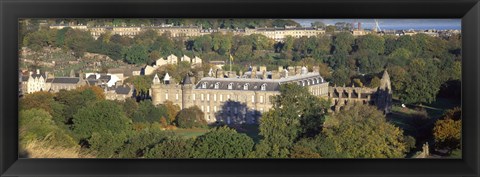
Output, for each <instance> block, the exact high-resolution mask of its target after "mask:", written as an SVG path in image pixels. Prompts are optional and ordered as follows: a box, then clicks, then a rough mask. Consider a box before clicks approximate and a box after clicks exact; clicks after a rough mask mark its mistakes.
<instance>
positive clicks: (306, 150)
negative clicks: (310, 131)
mask: <svg viewBox="0 0 480 177" xmlns="http://www.w3.org/2000/svg"><path fill="white" fill-rule="evenodd" d="M290 158H320V154H319V153H318V152H317V144H316V142H315V141H313V140H311V139H301V140H300V141H298V142H297V143H295V144H294V145H293V147H292V150H290Z"/></svg>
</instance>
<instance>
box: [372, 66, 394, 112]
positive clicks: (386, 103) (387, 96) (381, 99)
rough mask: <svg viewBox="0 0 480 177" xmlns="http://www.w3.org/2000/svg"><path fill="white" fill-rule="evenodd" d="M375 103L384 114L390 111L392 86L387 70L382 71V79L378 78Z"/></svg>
mask: <svg viewBox="0 0 480 177" xmlns="http://www.w3.org/2000/svg"><path fill="white" fill-rule="evenodd" d="M376 95H377V98H376V101H375V103H376V105H377V107H378V108H379V109H380V110H382V111H383V113H384V114H388V113H390V110H391V108H392V86H391V83H390V76H389V75H388V72H387V70H386V69H385V71H383V76H382V79H381V80H380V86H379V87H378V89H377V93H376Z"/></svg>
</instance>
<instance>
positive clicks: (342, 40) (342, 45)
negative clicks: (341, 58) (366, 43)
mask: <svg viewBox="0 0 480 177" xmlns="http://www.w3.org/2000/svg"><path fill="white" fill-rule="evenodd" d="M354 41H355V38H354V37H353V35H352V34H351V33H349V32H340V33H338V34H336V35H335V36H334V38H333V47H334V48H335V50H334V52H335V53H339V52H340V53H350V52H351V51H352V45H353V43H354Z"/></svg>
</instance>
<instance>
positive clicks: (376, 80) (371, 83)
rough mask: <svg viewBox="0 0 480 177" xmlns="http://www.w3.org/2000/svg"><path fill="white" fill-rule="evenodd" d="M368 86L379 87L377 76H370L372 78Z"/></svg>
mask: <svg viewBox="0 0 480 177" xmlns="http://www.w3.org/2000/svg"><path fill="white" fill-rule="evenodd" d="M369 87H370V88H378V87H380V78H378V77H377V76H374V77H373V78H372V80H370V85H369Z"/></svg>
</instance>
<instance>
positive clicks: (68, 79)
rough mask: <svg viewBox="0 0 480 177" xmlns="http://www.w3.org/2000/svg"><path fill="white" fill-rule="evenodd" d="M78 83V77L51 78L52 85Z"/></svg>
mask: <svg viewBox="0 0 480 177" xmlns="http://www.w3.org/2000/svg"><path fill="white" fill-rule="evenodd" d="M79 81H80V78H78V77H56V78H53V81H52V83H54V84H77V83H78V82H79Z"/></svg>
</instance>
